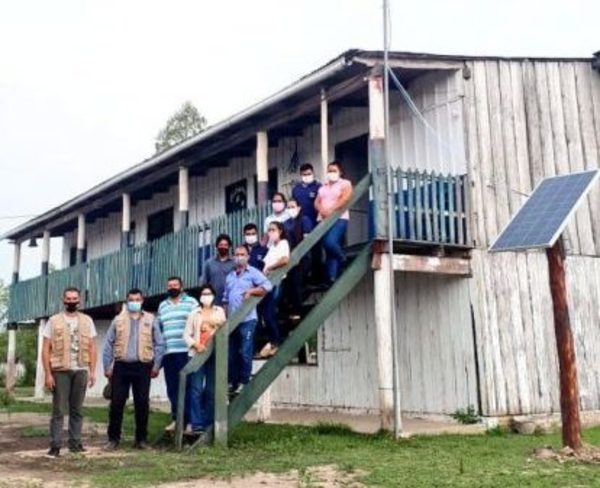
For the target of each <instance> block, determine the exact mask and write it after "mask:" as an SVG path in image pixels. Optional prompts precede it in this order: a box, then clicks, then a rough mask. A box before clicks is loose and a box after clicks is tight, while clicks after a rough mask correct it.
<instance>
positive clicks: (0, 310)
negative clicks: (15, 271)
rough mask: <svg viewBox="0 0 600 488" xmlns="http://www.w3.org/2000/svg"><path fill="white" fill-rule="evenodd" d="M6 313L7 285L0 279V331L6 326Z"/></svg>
mask: <svg viewBox="0 0 600 488" xmlns="http://www.w3.org/2000/svg"><path fill="white" fill-rule="evenodd" d="M7 315H8V286H7V285H6V284H5V283H4V281H3V280H2V279H0V331H2V330H4V329H5V328H6V319H7V318H8V317H7Z"/></svg>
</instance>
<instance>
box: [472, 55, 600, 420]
mask: <svg viewBox="0 0 600 488" xmlns="http://www.w3.org/2000/svg"><path fill="white" fill-rule="evenodd" d="M467 67H468V69H469V71H470V78H468V79H465V80H464V92H465V99H464V120H465V130H466V136H467V156H468V160H469V173H470V175H471V178H472V182H473V193H472V200H473V205H472V208H473V219H472V233H473V236H474V238H475V243H476V247H477V250H476V251H474V252H473V270H474V276H473V279H472V280H471V282H470V285H471V293H472V303H473V309H474V318H475V328H476V335H477V353H478V358H479V368H480V372H481V393H482V405H483V411H484V413H485V414H487V415H503V414H519V413H541V412H551V411H557V410H558V409H559V398H558V394H559V390H558V371H557V360H556V343H555V339H554V329H553V322H552V320H553V319H552V305H551V298H550V293H549V287H548V269H547V262H546V257H545V254H544V253H543V252H539V251H538V252H528V253H505V254H500V255H490V254H488V253H487V251H486V249H487V247H488V246H489V245H490V244H491V242H492V241H493V239H494V238H495V237H496V236H497V235H498V233H499V232H500V231H501V230H502V228H503V227H504V226H505V225H506V223H507V222H508V220H509V219H510V217H511V216H512V215H514V213H515V212H516V211H517V210H518V209H519V208H520V206H521V205H522V203H523V201H524V198H525V196H526V195H527V194H528V193H530V192H531V191H532V189H533V188H534V186H535V185H536V184H537V183H538V182H539V181H540V180H541V179H542V178H544V177H545V176H551V175H555V174H564V173H569V172H576V171H582V170H584V169H592V168H598V165H599V161H598V155H599V148H600V76H599V75H598V73H596V72H594V71H592V69H591V64H590V63H584V62H548V61H546V62H541V61H535V62H530V61H474V62H468V63H467ZM565 236H566V238H567V247H568V251H569V256H568V259H567V268H568V276H567V279H568V287H569V291H570V293H571V295H570V303H571V309H570V312H571V317H572V322H573V329H574V333H575V337H576V344H577V364H578V369H579V378H580V383H581V405H582V408H584V409H598V408H600V383H599V382H598V373H597V371H598V370H599V368H600V339H599V332H598V331H599V330H600V316H599V313H600V311H599V306H600V296H599V290H598V285H599V284H600V283H599V282H598V276H599V272H600V256H599V255H600V187H599V186H598V185H597V186H596V188H594V189H593V190H592V192H591V194H590V196H589V197H588V198H587V199H586V201H584V202H583V204H582V206H581V207H580V209H579V210H578V211H577V213H576V215H575V216H574V218H573V219H571V223H570V224H569V226H568V227H567V230H566V232H565Z"/></svg>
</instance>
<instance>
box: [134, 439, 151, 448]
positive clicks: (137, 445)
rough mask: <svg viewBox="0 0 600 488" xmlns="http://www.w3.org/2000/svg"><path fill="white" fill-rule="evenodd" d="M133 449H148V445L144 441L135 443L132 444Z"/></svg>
mask: <svg viewBox="0 0 600 488" xmlns="http://www.w3.org/2000/svg"><path fill="white" fill-rule="evenodd" d="M133 447H134V448H135V449H141V450H146V449H149V448H150V445H149V444H148V443H147V442H146V441H136V442H135V443H134V444H133Z"/></svg>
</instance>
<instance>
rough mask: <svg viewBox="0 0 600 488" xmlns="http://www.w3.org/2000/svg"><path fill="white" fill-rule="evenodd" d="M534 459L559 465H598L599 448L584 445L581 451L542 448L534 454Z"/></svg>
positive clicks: (565, 448)
mask: <svg viewBox="0 0 600 488" xmlns="http://www.w3.org/2000/svg"><path fill="white" fill-rule="evenodd" d="M533 454H534V457H535V458H536V459H549V460H552V461H558V462H559V463H566V462H573V461H575V462H580V463H585V464H600V447H597V446H591V445H589V444H584V446H583V447H582V448H581V449H578V450H577V451H574V450H573V449H571V448H570V447H563V448H562V449H552V448H551V447H542V448H538V449H536V450H535V451H534V452H533Z"/></svg>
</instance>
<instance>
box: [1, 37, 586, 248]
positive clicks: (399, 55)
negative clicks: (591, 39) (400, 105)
mask: <svg viewBox="0 0 600 488" xmlns="http://www.w3.org/2000/svg"><path fill="white" fill-rule="evenodd" d="M382 57H383V53H382V51H365V50H358V49H351V50H348V51H346V52H344V53H342V54H341V55H339V56H337V57H336V58H334V59H332V60H331V61H329V62H328V63H326V64H325V65H323V66H321V67H320V68H318V69H316V70H315V71H312V72H311V73H309V74H307V75H305V76H303V77H302V78H300V79H299V80H297V81H296V82H294V83H293V84H291V85H289V86H287V87H285V88H283V89H282V90H280V91H278V92H277V93H275V94H274V95H272V96H271V97H269V98H267V99H265V100H263V101H261V102H258V103H256V104H254V105H252V106H251V107H249V108H247V109H245V110H243V111H241V112H239V113H237V114H235V115H233V116H231V117H229V118H227V119H225V120H223V121H221V122H219V123H217V124H215V125H212V126H210V127H208V128H207V129H205V130H204V131H203V132H201V133H200V134H198V135H196V136H193V137H191V138H189V139H187V140H185V141H183V142H182V143H180V144H178V145H177V146H175V147H173V148H170V149H167V150H166V151H163V152H161V153H159V154H156V155H154V156H152V157H151V158H148V159H146V160H144V161H142V162H140V163H138V164H136V165H134V166H132V167H130V168H128V169H126V170H124V171H122V172H120V173H118V174H116V175H115V176H113V177H111V178H109V179H108V180H105V181H103V182H102V183H99V184H98V185H96V186H94V187H93V188H91V189H89V190H88V191H86V192H84V193H82V194H80V195H78V196H76V197H75V198H72V199H71V200H68V201H67V202H65V203H63V204H61V205H59V206H57V207H55V208H53V209H51V210H49V211H47V212H45V213H43V214H41V215H39V216H37V217H35V218H33V219H31V220H29V221H27V222H25V223H23V224H21V225H19V226H18V227H16V228H14V229H12V230H10V231H8V232H6V233H5V234H3V235H2V236H0V239H24V238H28V237H30V236H31V235H38V234H40V233H41V232H42V231H43V229H44V228H45V227H46V226H48V227H52V225H49V224H51V222H52V221H53V220H55V219H58V218H60V217H63V216H65V215H69V214H70V213H72V212H75V211H76V210H77V208H78V207H81V206H82V205H84V204H87V203H89V202H90V201H93V200H94V199H95V198H97V197H99V196H100V195H105V194H106V193H108V192H114V191H117V190H118V189H119V187H120V185H122V184H123V183H124V182H126V181H128V180H130V179H131V178H133V177H139V176H140V175H142V174H146V173H150V172H151V171H153V170H155V169H156V168H158V167H159V166H162V165H169V164H176V163H177V161H179V160H180V159H181V155H182V154H183V153H184V152H185V151H186V150H189V149H190V148H192V147H196V146H201V145H202V144H205V143H208V142H209V141H210V140H211V139H212V138H215V137H218V135H219V134H220V133H221V132H223V131H225V130H227V129H234V130H235V128H236V127H237V126H241V125H243V124H244V122H247V121H248V120H249V119H251V118H252V117H254V116H256V115H258V114H260V113H261V112H266V111H268V110H269V109H273V108H274V107H275V106H276V105H277V104H278V103H280V102H282V101H283V100H285V99H286V98H289V97H292V96H294V95H298V94H299V93H301V92H302V91H303V90H307V89H310V88H313V89H314V87H315V85H317V86H318V85H319V84H322V83H325V82H326V81H327V80H328V79H330V78H332V77H333V76H335V75H336V74H339V73H341V72H343V71H344V70H346V69H347V68H349V67H350V66H352V64H353V63H355V62H356V61H357V60H359V59H361V60H364V59H371V60H378V59H381V58H382ZM390 59H392V60H419V61H423V62H427V61H468V60H522V61H524V60H531V61H550V60H552V61H556V60H564V61H586V62H587V61H589V62H591V60H592V59H593V58H591V57H590V58H540V57H499V56H495V57H494V56H461V55H444V54H431V53H413V52H400V51H394V52H390Z"/></svg>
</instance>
